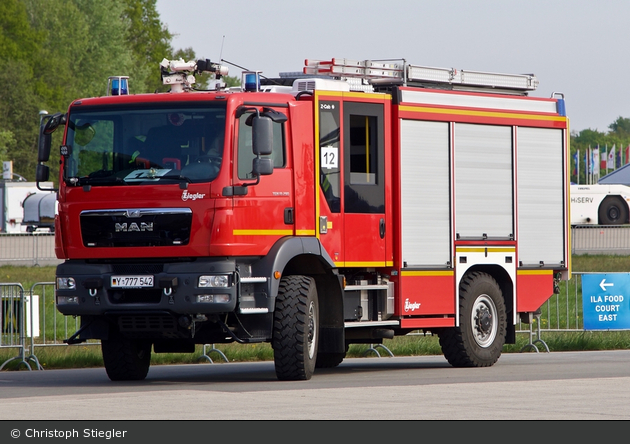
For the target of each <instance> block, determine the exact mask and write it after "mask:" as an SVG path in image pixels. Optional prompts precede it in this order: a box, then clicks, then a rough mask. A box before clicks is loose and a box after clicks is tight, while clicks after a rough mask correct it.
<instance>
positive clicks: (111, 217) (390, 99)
mask: <svg viewBox="0 0 630 444" xmlns="http://www.w3.org/2000/svg"><path fill="white" fill-rule="evenodd" d="M200 72H210V73H214V77H215V79H216V81H215V85H213V86H212V88H213V89H212V90H205V91H201V90H198V89H195V85H194V83H195V77H194V76H195V74H197V73H200ZM226 73H227V69H226V68H225V67H224V66H221V65H220V64H218V63H214V62H211V61H210V60H207V59H206V60H198V61H196V62H195V61H190V62H186V61H184V60H176V61H169V60H166V59H165V60H163V61H162V63H161V75H162V79H163V83H164V84H165V85H168V86H169V87H170V89H169V91H168V92H164V93H152V94H129V83H128V82H129V79H128V78H127V77H124V76H120V77H113V78H110V82H109V85H108V93H107V95H106V96H103V97H95V98H83V99H80V100H76V101H74V102H73V103H72V104H71V105H70V106H69V108H68V110H67V112H66V113H63V114H61V113H58V114H55V115H52V116H49V117H47V118H46V119H44V121H43V124H42V128H41V130H40V135H41V142H40V150H39V155H38V167H37V180H38V181H45V180H48V176H49V175H50V169H49V167H48V166H47V165H46V162H47V161H48V160H49V157H50V150H51V142H50V140H51V133H52V132H53V131H54V130H55V129H56V128H58V127H60V126H61V127H62V128H63V130H64V135H63V141H62V145H61V147H60V176H59V184H58V189H57V192H58V214H57V215H56V220H55V250H56V254H57V257H58V258H60V259H64V260H65V261H64V262H63V263H62V264H60V265H59V266H58V268H57V271H56V305H57V309H58V310H59V311H60V312H61V313H63V314H65V315H74V316H79V317H80V320H81V325H80V328H79V330H78V331H77V332H76V333H75V334H73V335H72V336H71V337H70V338H68V339H66V342H67V343H69V344H74V343H81V342H84V341H85V340H87V339H97V340H100V341H101V344H102V345H101V346H102V353H103V359H104V363H105V369H106V372H107V374H108V376H109V378H110V379H112V380H137V379H144V378H145V377H146V375H147V373H148V370H149V365H150V357H151V352H154V353H163V352H177V353H179V352H182V353H184V352H191V353H192V352H194V350H195V345H196V344H221V343H228V342H238V343H244V344H251V343H260V342H266V343H270V344H271V346H272V347H273V352H274V362H275V369H276V374H277V377H278V379H280V380H304V379H309V378H311V376H312V375H313V373H314V371H315V369H316V368H324V367H335V366H337V365H339V364H340V363H341V362H342V360H343V359H344V358H345V356H346V352H347V351H348V347H349V345H350V344H355V343H363V344H376V345H378V344H382V343H383V340H384V339H389V338H393V337H394V336H398V335H406V334H409V333H412V332H417V331H420V332H422V331H424V332H430V333H432V334H434V335H437V336H438V337H439V341H440V345H441V348H442V350H443V353H444V356H445V357H446V359H447V360H448V362H449V363H450V364H451V365H453V366H456V367H484V366H491V365H493V364H494V363H495V362H496V361H497V360H498V358H499V357H500V355H501V352H502V348H503V345H504V344H506V343H514V341H515V336H516V328H515V326H516V325H517V324H518V322H519V321H521V320H524V321H525V322H528V321H531V319H532V316H533V313H535V312H536V310H538V309H539V308H540V307H541V305H542V304H543V303H544V302H545V301H546V300H547V299H548V298H549V297H550V296H552V295H553V294H554V292H557V291H558V285H559V281H560V280H566V279H569V276H570V262H569V261H570V250H569V218H568V206H569V204H568V201H569V200H568V188H569V187H568V183H569V174H568V173H569V172H568V169H567V165H568V160H567V159H568V157H567V153H568V145H569V132H568V127H569V122H568V118H567V117H566V114H565V102H564V95H563V94H562V93H554V94H552V96H551V97H550V98H535V97H530V93H531V92H532V91H534V90H535V89H536V87H537V85H538V80H537V78H536V77H535V76H534V75H510V74H501V73H491V72H478V71H464V70H456V69H442V68H433V67H425V66H418V65H412V64H409V63H407V62H406V61H405V60H393V61H392V60H386V61H371V60H363V61H353V60H348V59H332V60H327V61H312V60H307V61H306V62H305V66H304V68H303V71H301V72H296V73H284V74H280V76H279V77H277V78H273V79H271V78H266V77H264V76H262V75H261V72H259V71H244V72H243V73H242V84H241V86H240V87H237V88H226V87H225V86H223V85H222V82H221V78H222V76H224V75H225V74H226Z"/></svg>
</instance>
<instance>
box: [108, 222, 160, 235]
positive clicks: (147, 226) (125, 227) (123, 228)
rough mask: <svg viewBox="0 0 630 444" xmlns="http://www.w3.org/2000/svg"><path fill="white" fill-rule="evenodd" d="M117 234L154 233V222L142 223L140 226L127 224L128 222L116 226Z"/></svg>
mask: <svg viewBox="0 0 630 444" xmlns="http://www.w3.org/2000/svg"><path fill="white" fill-rule="evenodd" d="M114 228H115V230H116V233H121V232H128V231H132V232H133V231H153V222H148V223H147V222H140V224H138V223H136V222H132V223H130V224H127V222H125V223H122V224H119V223H117V224H116V225H115V227H114Z"/></svg>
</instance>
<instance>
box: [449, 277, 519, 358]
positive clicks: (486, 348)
mask: <svg viewBox="0 0 630 444" xmlns="http://www.w3.org/2000/svg"><path fill="white" fill-rule="evenodd" d="M459 296H460V299H459V327H453V328H445V329H442V330H440V331H439V332H438V336H439V339H440V346H441V347H442V352H443V353H444V357H445V358H446V359H447V361H448V362H449V363H450V364H451V365H452V366H453V367H489V366H491V365H493V364H494V363H495V362H497V360H498V359H499V357H500V356H501V352H502V350H503V345H504V344H505V336H506V329H507V320H506V317H507V316H506V312H505V301H504V299H503V294H502V292H501V288H500V287H499V285H498V284H497V282H496V281H495V280H494V278H492V276H490V275H489V274H487V273H481V272H473V273H470V274H468V275H466V276H464V278H463V279H462V282H461V284H460V287H459Z"/></svg>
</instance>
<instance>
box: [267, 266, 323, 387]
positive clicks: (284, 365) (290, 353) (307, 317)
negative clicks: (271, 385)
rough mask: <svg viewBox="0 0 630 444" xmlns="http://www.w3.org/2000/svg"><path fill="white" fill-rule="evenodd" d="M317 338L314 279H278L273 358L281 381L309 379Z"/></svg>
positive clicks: (315, 354) (288, 277)
mask: <svg viewBox="0 0 630 444" xmlns="http://www.w3.org/2000/svg"><path fill="white" fill-rule="evenodd" d="M318 341H319V304H318V299H317V289H316V288H315V282H314V280H313V278H310V277H308V276H286V277H283V278H282V279H281V280H280V286H279V288H278V296H277V298H276V309H275V312H274V319H273V338H272V342H271V345H272V347H273V359H274V364H275V368H276V375H277V377H278V379H280V380H281V381H300V380H307V379H311V376H313V372H314V371H315V362H316V357H317V344H318Z"/></svg>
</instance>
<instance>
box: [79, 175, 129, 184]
mask: <svg viewBox="0 0 630 444" xmlns="http://www.w3.org/2000/svg"><path fill="white" fill-rule="evenodd" d="M72 179H76V181H73V180H72ZM72 179H70V181H71V182H74V183H75V184H76V185H122V184H124V183H125V181H124V180H123V179H122V178H120V177H118V176H106V177H78V178H72Z"/></svg>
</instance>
